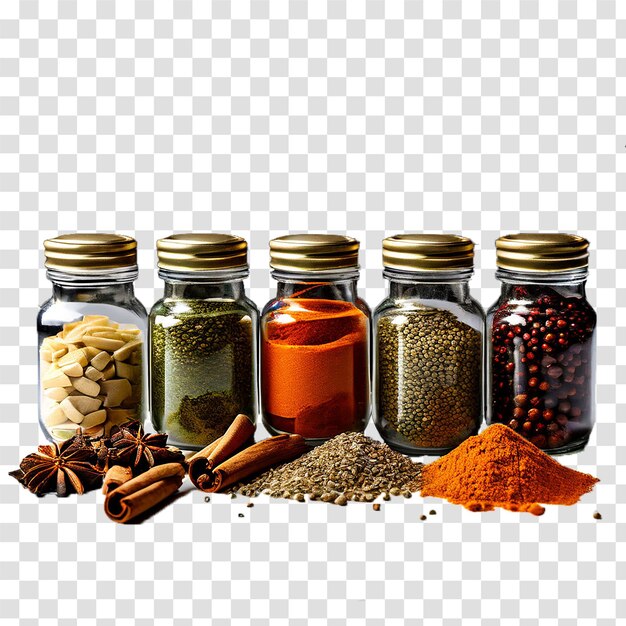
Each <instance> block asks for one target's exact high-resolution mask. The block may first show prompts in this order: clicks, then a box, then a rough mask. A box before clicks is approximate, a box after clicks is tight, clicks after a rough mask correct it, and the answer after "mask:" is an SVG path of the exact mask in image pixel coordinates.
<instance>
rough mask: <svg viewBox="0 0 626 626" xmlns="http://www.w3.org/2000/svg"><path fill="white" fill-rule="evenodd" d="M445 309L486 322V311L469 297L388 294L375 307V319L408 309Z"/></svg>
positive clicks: (404, 311)
mask: <svg viewBox="0 0 626 626" xmlns="http://www.w3.org/2000/svg"><path fill="white" fill-rule="evenodd" d="M424 308H426V309H443V310H446V311H450V312H451V313H457V314H459V315H462V316H463V317H466V316H470V317H472V318H475V319H476V320H477V321H481V322H484V320H485V311H484V309H483V307H482V305H481V304H480V302H479V301H478V300H476V299H475V298H473V297H471V296H470V297H468V298H466V299H465V300H463V301H453V300H440V301H437V300H427V301H425V300H422V299H420V298H392V297H390V296H387V297H386V298H384V299H383V300H382V301H381V302H380V303H379V304H378V306H377V307H376V308H375V309H374V319H379V318H381V317H384V316H393V315H402V314H403V313H406V312H407V311H415V310H420V309H424Z"/></svg>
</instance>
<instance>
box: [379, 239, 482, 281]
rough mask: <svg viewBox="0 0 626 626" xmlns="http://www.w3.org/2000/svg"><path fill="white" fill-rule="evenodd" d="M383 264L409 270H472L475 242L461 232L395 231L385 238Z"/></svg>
mask: <svg viewBox="0 0 626 626" xmlns="http://www.w3.org/2000/svg"><path fill="white" fill-rule="evenodd" d="M383 265H384V266H385V267H387V268H390V269H397V270H404V271H409V272H411V271H412V272H416V271H417V272H445V271H450V270H453V271H454V270H471V269H473V267H474V243H473V241H472V240H471V239H468V238H467V237H461V236H460V235H441V234H429V233H411V234H406V235H394V236H393V237H387V238H386V239H383Z"/></svg>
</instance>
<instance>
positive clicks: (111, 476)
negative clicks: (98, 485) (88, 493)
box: [102, 465, 133, 495]
mask: <svg viewBox="0 0 626 626" xmlns="http://www.w3.org/2000/svg"><path fill="white" fill-rule="evenodd" d="M132 477H133V470H132V469H131V468H130V467H122V466H121V465H113V467H110V468H109V470H108V471H107V473H106V474H105V476H104V482H103V484H102V493H103V494H105V495H106V494H107V493H109V492H111V491H113V490H114V489H117V488H118V487H119V486H120V485H123V484H124V483H126V482H128V481H129V480H130V479H131V478H132Z"/></svg>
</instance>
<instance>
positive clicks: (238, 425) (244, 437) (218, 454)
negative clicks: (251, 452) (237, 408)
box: [188, 413, 255, 486]
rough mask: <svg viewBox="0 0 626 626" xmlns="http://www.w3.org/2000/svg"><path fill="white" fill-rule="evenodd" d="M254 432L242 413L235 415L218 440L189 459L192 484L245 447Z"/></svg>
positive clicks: (195, 483) (253, 427)
mask: <svg viewBox="0 0 626 626" xmlns="http://www.w3.org/2000/svg"><path fill="white" fill-rule="evenodd" d="M254 430H255V426H254V424H253V423H252V422H251V421H250V419H249V418H248V417H246V416H245V415H244V414H243V413H240V414H239V415H237V417H236V418H235V419H234V420H233V423H232V424H231V425H230V426H229V427H228V430H227V431H226V432H225V433H224V434H223V435H222V436H221V437H220V438H219V439H216V440H215V441H214V442H213V443H211V444H209V445H208V446H207V447H206V448H204V450H200V452H198V453H197V454H194V455H193V456H192V457H191V458H190V459H189V461H188V463H189V478H191V481H192V482H193V484H194V485H196V486H197V483H198V481H199V480H200V478H201V477H203V476H205V475H207V474H208V473H210V472H211V470H212V469H213V468H214V467H217V466H218V465H219V464H220V463H222V461H225V460H226V459H227V458H228V457H230V456H232V455H233V454H234V453H235V452H237V451H239V450H240V449H241V448H242V447H243V446H244V445H246V443H248V441H250V439H251V438H252V435H254Z"/></svg>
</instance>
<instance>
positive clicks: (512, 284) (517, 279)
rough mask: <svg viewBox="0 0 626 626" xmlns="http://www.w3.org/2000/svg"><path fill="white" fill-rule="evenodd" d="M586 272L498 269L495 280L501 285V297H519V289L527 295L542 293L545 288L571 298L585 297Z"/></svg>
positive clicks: (584, 269)
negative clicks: (539, 271) (552, 288)
mask: <svg viewBox="0 0 626 626" xmlns="http://www.w3.org/2000/svg"><path fill="white" fill-rule="evenodd" d="M587 276H588V272H587V269H586V268H583V269H581V270H575V271H572V272H550V273H545V274H543V273H542V274H540V273H538V272H518V271H513V270H505V269H498V270H497V271H496V278H497V279H498V280H499V281H500V282H501V283H502V288H501V297H504V298H511V297H513V298H515V297H517V296H518V295H519V287H520V286H523V287H525V290H526V291H528V292H529V295H534V294H537V293H542V292H543V291H544V290H545V288H546V287H554V288H558V289H559V291H562V292H567V293H568V294H571V295H573V296H580V297H583V298H584V297H585V296H586V292H585V287H586V284H587Z"/></svg>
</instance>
